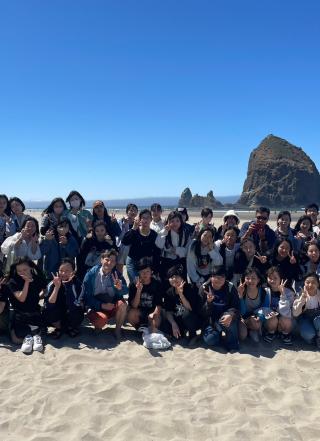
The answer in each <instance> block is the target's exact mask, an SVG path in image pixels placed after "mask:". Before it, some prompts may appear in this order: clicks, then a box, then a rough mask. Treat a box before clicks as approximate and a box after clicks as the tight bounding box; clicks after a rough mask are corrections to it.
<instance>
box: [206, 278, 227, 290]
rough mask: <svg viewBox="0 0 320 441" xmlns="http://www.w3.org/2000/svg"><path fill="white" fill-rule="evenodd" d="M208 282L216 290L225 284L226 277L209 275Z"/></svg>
mask: <svg viewBox="0 0 320 441" xmlns="http://www.w3.org/2000/svg"><path fill="white" fill-rule="evenodd" d="M210 282H211V286H212V288H213V289H215V290H216V291H218V290H219V289H221V288H222V287H223V285H224V284H225V282H226V277H225V276H217V275H215V276H211V277H210Z"/></svg>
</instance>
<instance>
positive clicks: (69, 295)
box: [44, 277, 82, 310]
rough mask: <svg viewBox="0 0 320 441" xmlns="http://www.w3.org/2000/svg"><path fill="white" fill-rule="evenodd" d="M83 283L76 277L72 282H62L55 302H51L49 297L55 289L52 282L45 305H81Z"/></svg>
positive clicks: (62, 307) (64, 306)
mask: <svg viewBox="0 0 320 441" xmlns="http://www.w3.org/2000/svg"><path fill="white" fill-rule="evenodd" d="M81 288H82V284H81V282H80V280H79V279H77V278H76V277H74V278H73V279H72V280H71V281H70V282H67V283H61V286H60V288H59V291H58V295H57V300H56V302H55V303H50V302H49V298H50V296H51V294H52V293H53V290H54V284H53V283H50V285H49V286H48V290H47V292H46V294H45V297H44V306H45V308H48V307H50V306H52V305H55V306H56V307H57V308H59V309H62V310H64V309H66V308H67V309H70V308H73V307H74V306H79V305H80V296H81Z"/></svg>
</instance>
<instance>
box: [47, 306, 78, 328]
mask: <svg viewBox="0 0 320 441" xmlns="http://www.w3.org/2000/svg"><path fill="white" fill-rule="evenodd" d="M83 317H84V313H83V309H82V308H81V307H80V306H78V307H77V306H74V308H72V309H67V308H62V307H59V306H56V305H50V307H49V308H44V309H43V319H44V322H45V324H46V326H50V325H52V324H53V323H56V322H61V325H62V327H66V328H78V327H79V326H80V325H81V323H82V321H83Z"/></svg>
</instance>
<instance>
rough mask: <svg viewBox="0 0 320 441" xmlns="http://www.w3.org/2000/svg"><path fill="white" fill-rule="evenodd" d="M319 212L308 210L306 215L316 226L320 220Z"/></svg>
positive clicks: (312, 209) (313, 209)
mask: <svg viewBox="0 0 320 441" xmlns="http://www.w3.org/2000/svg"><path fill="white" fill-rule="evenodd" d="M318 214H319V213H318V211H317V210H316V208H308V210H307V212H306V215H307V216H310V217H311V219H312V223H313V224H316V222H317V218H318Z"/></svg>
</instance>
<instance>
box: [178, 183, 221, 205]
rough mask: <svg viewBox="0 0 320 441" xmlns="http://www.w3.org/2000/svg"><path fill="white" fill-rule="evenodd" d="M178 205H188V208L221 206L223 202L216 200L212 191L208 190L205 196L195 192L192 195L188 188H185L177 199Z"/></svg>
mask: <svg viewBox="0 0 320 441" xmlns="http://www.w3.org/2000/svg"><path fill="white" fill-rule="evenodd" d="M179 207H188V208H203V207H210V208H221V207H223V204H222V203H221V202H219V201H217V200H216V198H215V197H214V196H213V191H212V190H211V191H209V193H208V194H207V196H200V195H198V194H195V195H194V196H192V193H191V190H190V188H188V187H187V188H185V189H184V190H183V192H182V193H181V196H180V199H179Z"/></svg>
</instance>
